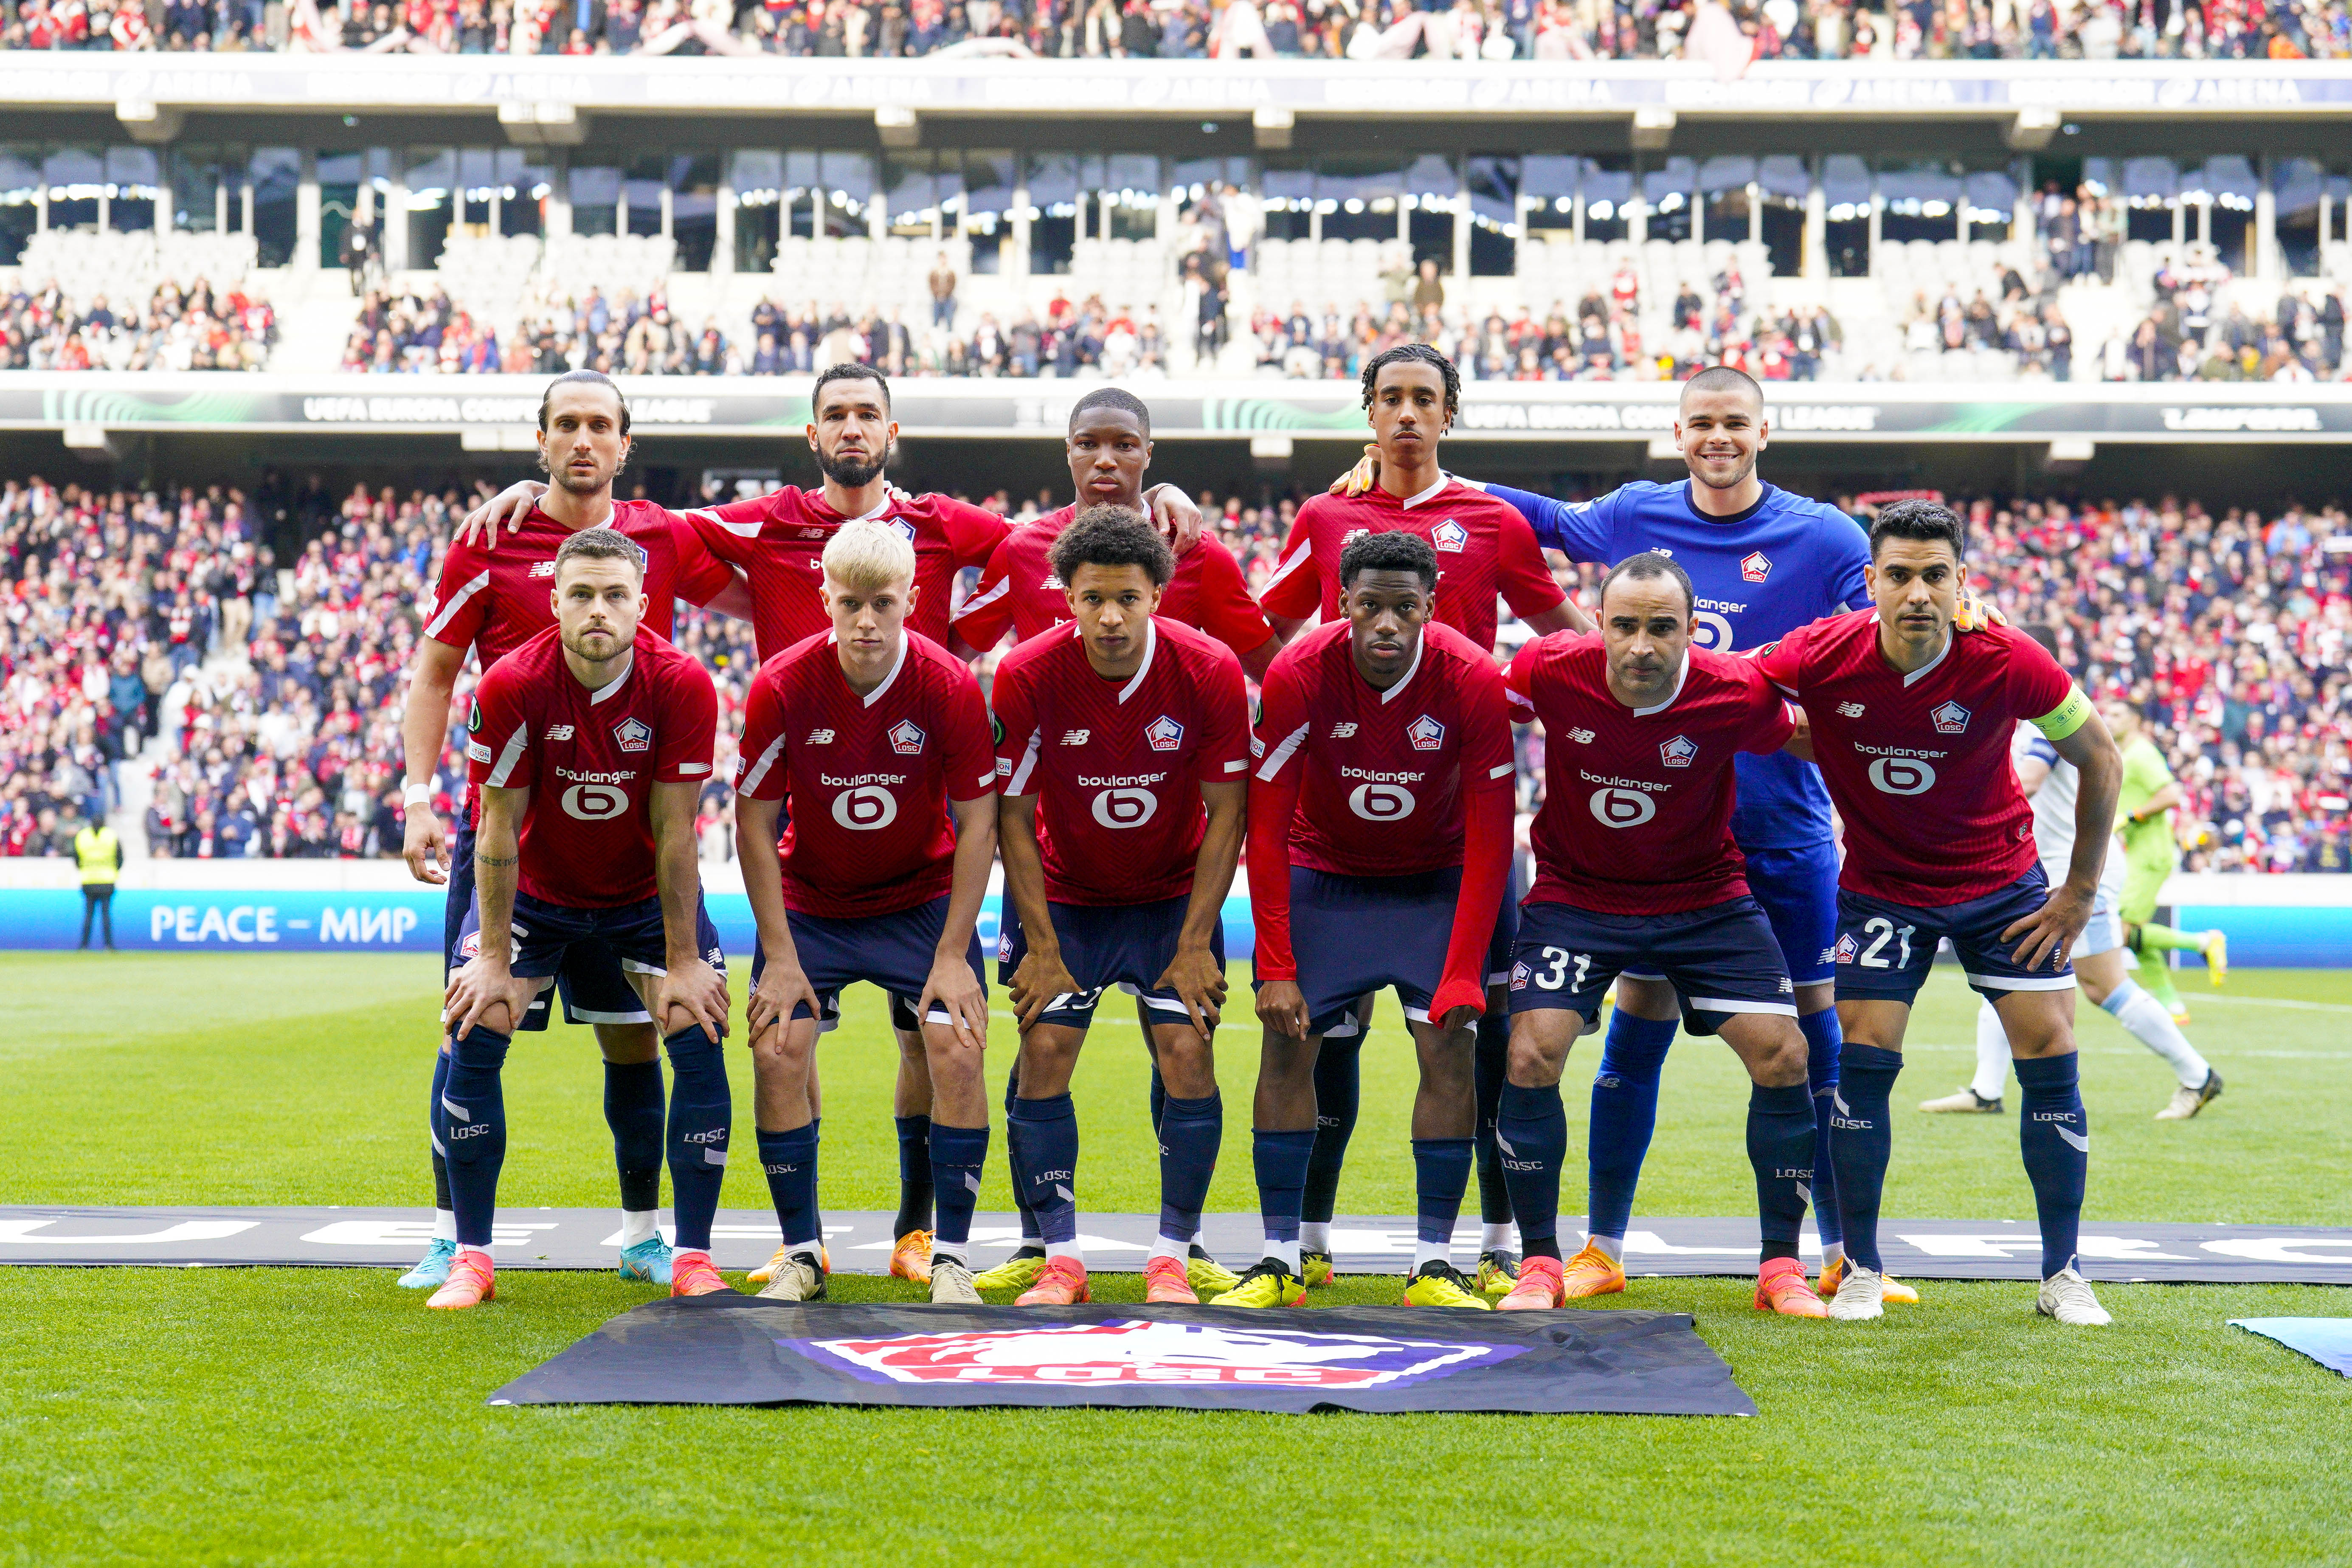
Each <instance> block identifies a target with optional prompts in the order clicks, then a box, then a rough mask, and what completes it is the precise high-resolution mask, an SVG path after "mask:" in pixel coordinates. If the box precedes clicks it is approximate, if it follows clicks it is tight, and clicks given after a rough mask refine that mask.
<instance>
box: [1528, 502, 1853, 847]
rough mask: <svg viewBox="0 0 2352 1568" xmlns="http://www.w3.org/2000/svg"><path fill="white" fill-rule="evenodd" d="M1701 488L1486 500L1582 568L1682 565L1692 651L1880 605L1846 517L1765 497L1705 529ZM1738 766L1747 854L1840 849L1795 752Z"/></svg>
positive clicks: (1738, 645)
mask: <svg viewBox="0 0 2352 1568" xmlns="http://www.w3.org/2000/svg"><path fill="white" fill-rule="evenodd" d="M1690 485H1691V481H1690V480H1688V479H1685V480H1683V481H1682V482H1681V483H1679V484H1672V485H1654V484H1650V483H1648V482H1646V481H1636V482H1635V483H1633V484H1630V485H1624V486H1621V487H1620V488H1618V489H1613V490H1612V491H1610V492H1609V493H1608V494H1607V495H1605V496H1601V497H1600V498H1599V499H1598V500H1589V501H1560V500H1552V499H1551V498H1550V497H1549V496H1539V495H1535V494H1532V493H1531V492H1529V491H1527V490H1515V489H1510V488H1508V487H1507V486H1504V485H1487V486H1486V487H1485V489H1486V493H1487V494H1489V495H1492V496H1496V497H1498V498H1500V499H1501V500H1507V501H1508V502H1510V503H1511V504H1512V505H1513V506H1515V507H1517V508H1518V510H1520V512H1521V513H1522V514H1524V515H1525V516H1526V518H1527V520H1528V524H1529V526H1530V527H1532V528H1533V529H1534V530H1535V535H1536V539H1537V540H1538V542H1540V543H1542V544H1543V545H1544V546H1545V547H1546V548H1547V549H1550V550H1557V551H1559V552H1561V553H1563V554H1565V555H1566V556H1567V557H1568V558H1569V559H1570V560H1571V561H1595V562H1600V563H1604V564H1606V565H1611V566H1614V565H1615V564H1617V563H1619V562H1620V561H1622V560H1624V559H1625V558H1626V557H1627V556H1629V555H1639V554H1641V553H1642V552H1643V551H1645V550H1655V551H1658V552H1662V553H1664V554H1666V555H1671V556H1673V557H1674V559H1675V564H1677V565H1679V566H1680V567H1681V568H1682V569H1683V570H1684V571H1685V572H1687V573H1689V574H1690V580H1691V585H1692V586H1693V587H1694V588H1695V589H1696V590H1697V596H1698V603H1697V605H1696V614H1695V615H1694V616H1693V618H1692V626H1691V641H1692V642H1693V643H1695V644H1696V645H1697V646H1698V647H1711V648H1717V649H1721V650H1723V651H1725V652H1733V651H1739V650H1744V649H1748V648H1752V647H1762V646H1763V645H1764V644H1766V643H1769V642H1772V641H1775V640H1777V639H1779V638H1780V637H1786V636H1788V635H1789V634H1790V632H1792V631H1794V630H1796V629H1797V628H1798V627H1799V626H1803V625H1805V624H1806V623H1807V622H1809V621H1817V620H1819V619H1821V618H1822V616H1832V615H1835V614H1837V613H1838V612H1839V611H1841V610H1847V609H1858V608H1860V607H1861V606H1862V605H1866V604H1868V603H1870V589H1869V587H1868V585H1867V584H1865V582H1864V578H1863V574H1862V571H1863V568H1864V566H1865V565H1867V564H1868V563H1869V561H1870V542H1869V539H1868V536H1867V535H1865V534H1864V532H1863V531H1862V527H1861V525H1860V524H1858V523H1856V522H1855V521H1853V519H1852V518H1850V517H1848V516H1847V515H1846V514H1845V513H1843V512H1842V511H1840V510H1838V509H1837V508H1835V507H1833V506H1831V505H1829V504H1827V503H1826V502H1823V501H1817V500H1807V499H1806V498H1805V497H1803V496H1800V495H1791V494H1790V493H1789V492H1788V491H1787V490H1784V489H1780V488H1779V487H1778V486H1775V485H1766V486H1765V487H1764V497H1763V499H1762V500H1759V501H1758V502H1757V503H1756V504H1755V505H1754V506H1753V507H1751V508H1749V509H1748V510H1746V511H1744V512H1741V513H1739V514H1738V515H1737V516H1735V517H1726V518H1713V517H1706V516H1702V515H1701V514H1700V513H1699V512H1698V511H1696V510H1694V509H1693V508H1692V506H1691V504H1690ZM1595 608H1596V609H1597V608H1598V606H1595ZM1737 766H1738V781H1739V798H1738V805H1736V806H1735V807H1734V808H1733V811H1732V815H1731V832H1732V837H1735V838H1736V839H1738V841H1739V844H1740V846H1741V847H1743V848H1748V849H1791V848H1796V847H1800V846H1803V845H1808V844H1821V843H1826V842H1827V841H1828V840H1829V839H1830V837H1831V830H1830V797H1829V792H1828V791H1827V790H1825V789H1823V788H1822V775H1821V772H1820V770H1819V769H1817V768H1815V767H1814V766H1813V765H1812V764H1811V763H1805V762H1800V761H1798V760H1797V759H1796V758H1794V757H1792V756H1790V755H1789V754H1788V753H1787V752H1773V753H1771V754H1770V755H1769V756H1750V755H1748V754H1746V753H1742V754H1741V755H1740V757H1739V758H1738V763H1737Z"/></svg>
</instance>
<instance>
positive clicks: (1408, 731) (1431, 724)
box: [1404, 713, 1445, 752]
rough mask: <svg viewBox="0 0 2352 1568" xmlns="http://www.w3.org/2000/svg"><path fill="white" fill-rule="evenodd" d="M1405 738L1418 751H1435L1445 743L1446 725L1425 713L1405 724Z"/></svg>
mask: <svg viewBox="0 0 2352 1568" xmlns="http://www.w3.org/2000/svg"><path fill="white" fill-rule="evenodd" d="M1404 738H1405V739H1406V740H1408V741H1411V742H1412V749H1413V750H1414V751H1416V752H1433V751H1435V750H1437V749H1438V748H1439V747H1440V746H1443V745H1444V744H1445V726H1444V725H1443V724H1441V723H1439V722H1438V721H1436V720H1434V719H1433V718H1431V717H1430V716H1429V715H1428V714H1426V713H1424V714H1423V715H1422V716H1421V717H1420V718H1418V719H1415V720H1414V721H1412V723H1410V724H1408V725H1406V726H1405V731H1404Z"/></svg>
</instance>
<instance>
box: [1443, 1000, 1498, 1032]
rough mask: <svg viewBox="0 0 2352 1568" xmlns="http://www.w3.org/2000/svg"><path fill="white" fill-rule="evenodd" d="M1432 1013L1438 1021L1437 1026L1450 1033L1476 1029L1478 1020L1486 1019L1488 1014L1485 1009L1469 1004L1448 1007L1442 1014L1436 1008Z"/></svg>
mask: <svg viewBox="0 0 2352 1568" xmlns="http://www.w3.org/2000/svg"><path fill="white" fill-rule="evenodd" d="M1431 1011H1432V1014H1433V1016H1435V1017H1436V1019H1437V1026H1438V1027H1439V1028H1441V1029H1444V1030H1446V1031H1448V1032H1449V1033H1450V1032H1452V1031H1454V1030H1456V1029H1468V1028H1475V1026H1477V1023H1478V1020H1479V1019H1480V1018H1482V1017H1484V1016H1486V1008H1485V1007H1483V1006H1473V1005H1471V1004H1469V1003H1467V1002H1464V1003H1461V1004H1459V1005H1455V1006H1452V1007H1448V1008H1446V1009H1445V1010H1444V1012H1442V1013H1440V1012H1437V1011H1436V1009H1434V1008H1433V1009H1431Z"/></svg>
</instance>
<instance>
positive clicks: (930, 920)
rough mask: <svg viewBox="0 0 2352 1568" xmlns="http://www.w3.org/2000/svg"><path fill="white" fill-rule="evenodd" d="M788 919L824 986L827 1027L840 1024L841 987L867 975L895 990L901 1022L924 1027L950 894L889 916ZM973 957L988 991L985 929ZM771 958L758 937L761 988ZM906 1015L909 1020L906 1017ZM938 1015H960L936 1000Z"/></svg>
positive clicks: (754, 979)
mask: <svg viewBox="0 0 2352 1568" xmlns="http://www.w3.org/2000/svg"><path fill="white" fill-rule="evenodd" d="M786 918H787V919H789V920H790V921H791V922H792V928H793V952H796V953H798V954H799V955H800V961H801V973H803V974H805V975H807V976H808V982H809V988H810V989H811V990H813V991H814V992H815V993H816V999H817V1005H818V1009H819V1011H818V1012H817V1014H816V1017H817V1018H818V1019H819V1020H821V1022H820V1026H819V1032H820V1033H830V1032H831V1031H832V1030H834V1029H835V1028H838V1027H839V1026H840V1024H841V989H842V987H843V986H845V985H849V984H855V983H856V982H857V981H860V980H863V981H866V982H868V983H869V984H875V985H879V986H880V987H882V989H883V990H885V991H887V992H888V993H889V994H890V1023H891V1026H892V1027H893V1028H905V1029H908V1030H912V1029H915V1028H918V1027H919V1025H918V1024H916V1022H915V1021H914V1018H915V1004H916V1003H917V1002H919V1001H920V1000H921V999H922V995H923V986H924V984H926V983H927V982H929V979H930V977H931V958H932V955H933V954H934V953H936V952H939V949H940V932H941V931H945V930H946V929H947V923H948V895H947V894H945V893H941V894H940V896H939V897H938V898H936V899H932V900H929V902H926V903H920V904H917V905H915V906H914V907H913V908H911V909H904V910H892V911H891V912H890V913H888V914H887V915H862V916H859V917H857V918H856V919H852V920H836V919H834V918H832V917H830V916H826V915H808V914H803V913H802V912H801V911H800V910H788V911H787V915H786ZM767 965H768V955H767V952H765V950H763V949H762V948H761V946H760V945H759V944H758V943H757V942H754V943H752V946H751V984H752V985H753V987H754V988H756V987H757V986H758V985H759V984H760V974H761V971H762V970H764V969H765V968H766V967H767ZM971 972H972V974H973V975H974V977H975V978H977V979H978V980H979V981H980V988H981V990H982V991H983V992H985V991H986V990H987V989H988V971H987V969H986V967H985V966H984V965H983V964H982V960H981V953H980V938H978V937H977V936H975V937H973V938H972V939H971ZM808 1016H810V1015H809V1009H808V1004H807V1003H805V1002H799V1003H795V1004H793V1017H795V1018H805V1017H808ZM902 1018H903V1019H905V1020H906V1022H904V1023H901V1022H900V1020H901V1019H902ZM930 1021H931V1022H932V1023H934V1024H952V1023H954V1022H955V1020H954V1018H952V1017H951V1016H949V1013H948V1010H947V1009H946V1008H945V1007H942V1006H940V1005H939V1004H938V1003H936V1002H934V1003H932V1004H931V1013H930Z"/></svg>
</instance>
